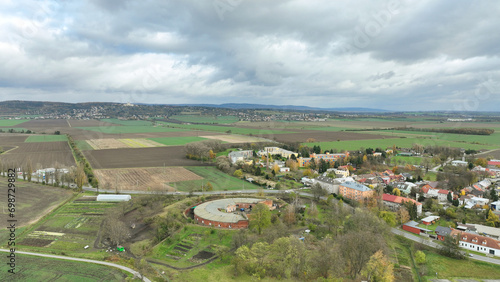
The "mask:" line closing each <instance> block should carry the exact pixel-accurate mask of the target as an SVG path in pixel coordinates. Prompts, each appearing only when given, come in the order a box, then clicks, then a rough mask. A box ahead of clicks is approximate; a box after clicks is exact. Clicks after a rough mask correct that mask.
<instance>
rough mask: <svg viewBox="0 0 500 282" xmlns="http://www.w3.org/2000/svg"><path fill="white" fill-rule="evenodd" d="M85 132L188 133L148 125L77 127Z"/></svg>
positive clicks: (176, 129)
mask: <svg viewBox="0 0 500 282" xmlns="http://www.w3.org/2000/svg"><path fill="white" fill-rule="evenodd" d="M77 128H79V129H83V130H89V131H95V132H100V133H108V134H122V133H151V132H178V131H186V130H185V129H179V128H169V127H160V126H151V125H149V126H146V125H143V126H141V125H130V126H129V125H122V126H106V127H105V126H89V127H77Z"/></svg>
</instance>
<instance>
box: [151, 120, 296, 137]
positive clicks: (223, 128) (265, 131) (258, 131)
mask: <svg viewBox="0 0 500 282" xmlns="http://www.w3.org/2000/svg"><path fill="white" fill-rule="evenodd" d="M158 123H161V124H164V125H167V126H170V127H175V128H183V129H191V130H204V131H216V132H224V133H226V132H228V131H230V133H235V134H254V135H259V134H284V133H294V132H292V131H281V130H272V129H258V128H243V127H234V126H217V125H203V124H175V123H168V122H158Z"/></svg>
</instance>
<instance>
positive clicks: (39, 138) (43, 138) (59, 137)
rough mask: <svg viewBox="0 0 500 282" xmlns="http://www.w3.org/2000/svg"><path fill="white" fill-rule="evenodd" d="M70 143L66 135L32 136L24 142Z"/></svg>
mask: <svg viewBox="0 0 500 282" xmlns="http://www.w3.org/2000/svg"><path fill="white" fill-rule="evenodd" d="M59 141H68V138H67V137H66V135H31V136H30V137H28V138H27V139H26V140H25V141H24V142H26V143H35V142H59Z"/></svg>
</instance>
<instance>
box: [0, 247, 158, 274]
mask: <svg viewBox="0 0 500 282" xmlns="http://www.w3.org/2000/svg"><path fill="white" fill-rule="evenodd" d="M0 252H6V253H10V251H9V250H6V249H0ZM16 254H24V255H30V256H38V257H46V258H56V259H63V260H72V261H80V262H89V263H96V264H102V265H106V266H112V267H116V268H119V269H122V270H125V271H127V272H129V273H132V274H133V275H137V276H138V277H140V276H139V272H137V271H135V270H133V269H132V268H128V267H126V266H123V265H119V264H115V263H111V262H106V261H98V260H91V259H83V258H74V257H65V256H57V255H49V254H39V253H32V252H22V251H16ZM144 281H147V282H151V280H149V279H148V278H146V277H144Z"/></svg>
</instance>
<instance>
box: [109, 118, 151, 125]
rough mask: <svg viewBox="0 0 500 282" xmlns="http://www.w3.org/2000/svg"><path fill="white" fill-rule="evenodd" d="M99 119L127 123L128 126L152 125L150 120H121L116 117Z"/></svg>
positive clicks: (121, 123)
mask: <svg viewBox="0 0 500 282" xmlns="http://www.w3.org/2000/svg"><path fill="white" fill-rule="evenodd" d="M100 121H103V122H109V123H114V124H120V125H128V126H152V125H153V122H152V121H146V120H122V119H117V118H105V119H101V120H100Z"/></svg>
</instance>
